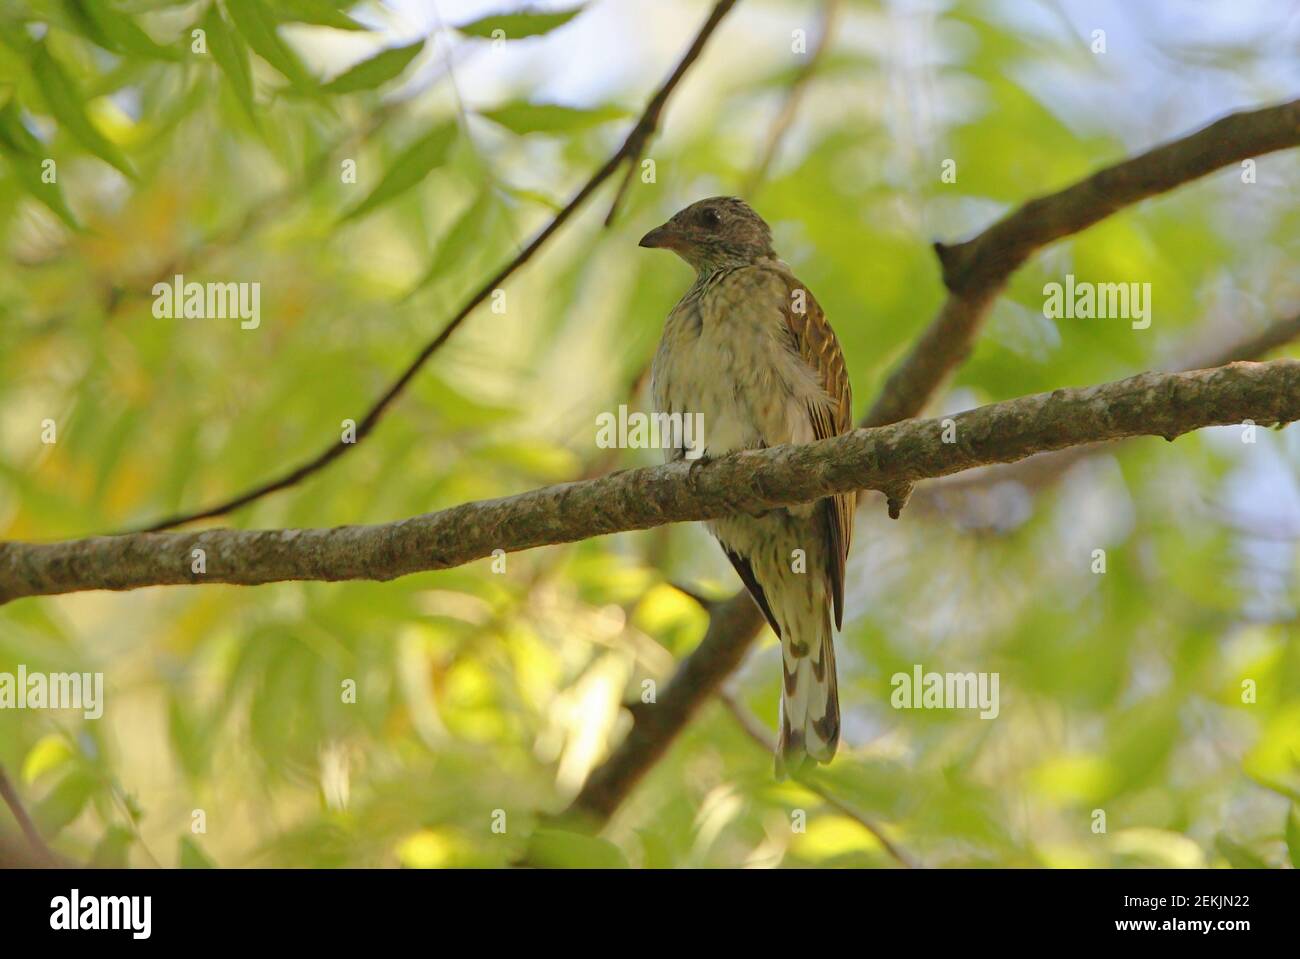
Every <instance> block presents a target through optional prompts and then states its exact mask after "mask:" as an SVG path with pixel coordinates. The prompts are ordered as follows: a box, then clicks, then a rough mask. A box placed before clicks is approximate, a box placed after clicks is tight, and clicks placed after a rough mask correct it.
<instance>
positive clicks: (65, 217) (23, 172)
mask: <svg viewBox="0 0 1300 959" xmlns="http://www.w3.org/2000/svg"><path fill="white" fill-rule="evenodd" d="M0 121H2V118H0ZM0 154H3V155H4V158H5V160H6V161H8V163H9V167H10V169H12V170H13V174H14V179H15V180H17V181H18V185H19V186H21V187H22V188H23V190H24V191H25V192H26V193H28V194H29V195H30V196H31V197H32V198H33V199H35V200H36V201H37V202H39V203H41V204H43V205H44V206H45V207H46V208H47V209H48V210H49V211H50V212H51V213H53V214H54V215H55V216H57V217H58V218H59V219H60V220H62V221H63V222H64V223H65V224H67V225H68V226H69V227H70V228H71V229H73V230H77V231H81V230H82V226H81V224H80V223H78V222H77V218H76V216H75V215H73V212H72V210H71V209H70V208H69V207H68V203H67V201H66V200H65V199H64V198H63V191H62V190H61V189H60V188H59V185H58V183H46V182H45V181H44V180H43V179H42V178H41V173H42V169H41V164H43V163H44V162H45V160H44V158H42V157H39V156H34V155H32V154H30V153H27V152H25V151H22V150H16V149H14V146H13V143H12V142H11V141H10V140H9V139H8V137H6V136H5V134H4V131H2V130H0Z"/></svg>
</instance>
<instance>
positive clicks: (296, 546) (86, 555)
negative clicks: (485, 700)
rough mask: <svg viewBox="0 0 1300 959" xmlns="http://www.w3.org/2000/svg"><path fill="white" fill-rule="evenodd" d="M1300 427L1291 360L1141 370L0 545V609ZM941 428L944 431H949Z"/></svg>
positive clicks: (302, 571) (458, 561)
mask: <svg viewBox="0 0 1300 959" xmlns="http://www.w3.org/2000/svg"><path fill="white" fill-rule="evenodd" d="M1247 419H1249V420H1253V421H1254V422H1256V423H1260V424H1264V425H1267V424H1272V423H1289V422H1291V421H1293V420H1296V419H1300V361H1296V360H1275V361H1274V362H1272V363H1234V364H1232V365H1230V366H1223V367H1219V368H1217V369H1212V370H1197V371H1193V372H1189V373H1143V374H1141V375H1139V376H1134V377H1130V378H1129V379H1126V380H1119V381H1117V382H1114V383H1106V384H1102V385H1100V386H1090V387H1087V388H1084V389H1071V390H1056V391H1054V392H1052V393H1039V394H1037V395H1035V396H1024V397H1021V398H1019V399H1015V400H1010V401H1007V402H1005V403H995V404H993V405H991V406H983V407H980V408H979V409H975V410H968V411H967V412H965V413H960V414H958V415H956V416H954V417H951V418H950V420H951V422H952V423H954V424H955V426H952V427H950V428H949V429H955V436H956V442H944V439H943V437H944V434H945V428H944V423H943V421H940V420H936V419H931V420H907V421H904V422H902V423H894V424H892V425H890V426H883V427H875V428H870V429H857V430H854V431H852V432H851V433H846V434H844V435H843V436H836V437H833V438H831V439H826V440H821V441H819V442H817V443H810V444H807V445H801V446H777V447H773V448H771V449H765V450H746V451H744V452H740V453H732V454H730V455H727V456H723V457H720V458H718V459H716V460H712V461H710V462H708V463H703V464H701V463H698V462H697V463H690V462H687V461H678V462H675V463H670V464H666V465H664V466H656V467H643V468H641V469H633V470H625V471H622V472H618V473H613V474H611V475H609V476H605V477H602V478H600V479H595V480H585V481H581V482H577V483H562V484H559V485H557V486H547V487H543V488H542V489H537V490H533V491H531V492H528V493H521V494H519V495H516V496H508V497H504V498H502V499H495V500H482V501H479V502H474V503H466V504H463V505H461V506H455V507H452V508H451V509H446V510H442V511H440V512H437V513H428V514H425V515H423V516H416V517H412V518H410V519H405V520H400V521H398V522H393V523H385V524H381V525H373V526H338V527H334V528H328V529H282V530H239V529H209V530H201V531H195V532H181V533H130V534H126V535H122V536H100V537H94V538H91V539H82V540H71V541H68V542H62V543H48V544H38V543H20V542H9V543H0V602H5V601H7V600H11V599H16V598H18V597H22V596H39V595H51V594H56V593H68V592H77V591H81V590H88V589H112V590H125V589H137V588H139V587H142V586H164V585H181V584H201V583H233V584H239V585H246V586H248V585H256V584H260V583H273V582H281V581H285V580H308V579H310V580H325V581H338V580H352V579H368V580H389V579H394V578H396V577H398V576H404V575H407V574H410V573H416V572H421V571H424V570H433V569H447V568H449V567H452V566H460V565H463V564H465V563H468V562H472V561H473V560H475V559H481V558H483V557H485V556H489V555H491V554H492V553H493V552H494V551H495V550H504V551H506V552H513V551H516V550H522V549H532V548H535V547H538V546H546V545H550V544H554V543H569V542H574V541H576V540H580V539H588V538H590V537H592V536H602V535H606V534H609V533H617V532H622V531H625V530H634V529H649V528H651V527H655V526H662V525H664V524H666V523H679V522H685V521H690V520H708V519H717V518H719V517H722V516H729V515H735V514H736V513H761V512H763V511H766V510H770V509H775V508H778V507H783V506H791V505H794V504H797V503H809V502H812V501H814V500H818V499H821V498H822V497H825V496H830V495H832V494H834V493H846V492H850V491H854V490H858V489H863V488H869V489H882V488H890V487H892V486H896V485H897V484H899V483H913V482H916V481H918V480H921V479H927V478H930V477H935V476H946V475H948V474H950V473H956V472H960V471H962V470H968V469H973V468H974V467H977V466H984V465H987V464H989V463H1005V462H1011V461H1014V460H1018V459H1023V458H1024V457H1026V456H1030V455H1032V454H1034V453H1037V452H1041V451H1044V450H1055V449H1064V448H1066V447H1069V446H1077V445H1079V444H1081V443H1095V442H1097V441H1099V440H1113V439H1122V438H1125V437H1130V436H1151V435H1157V436H1164V437H1165V438H1166V439H1170V440H1172V439H1174V438H1176V437H1178V436H1180V435H1181V434H1183V433H1186V432H1188V431H1189V430H1194V429H1200V428H1202V427H1206V426H1221V425H1227V424H1233V423H1238V424H1239V423H1242V422H1243V421H1244V420H1247ZM950 435H951V434H950Z"/></svg>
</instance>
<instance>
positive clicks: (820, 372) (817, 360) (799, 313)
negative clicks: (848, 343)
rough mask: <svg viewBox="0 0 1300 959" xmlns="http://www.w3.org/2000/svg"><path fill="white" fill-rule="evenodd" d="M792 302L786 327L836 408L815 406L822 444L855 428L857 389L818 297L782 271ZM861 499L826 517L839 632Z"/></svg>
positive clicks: (831, 502)
mask: <svg viewBox="0 0 1300 959" xmlns="http://www.w3.org/2000/svg"><path fill="white" fill-rule="evenodd" d="M779 272H780V276H781V278H782V279H783V280H784V281H785V284H786V289H787V292H788V294H789V295H788V296H786V297H785V300H784V303H783V304H782V312H783V313H784V315H785V325H786V328H787V329H788V330H789V331H790V336H791V340H792V344H793V346H794V349H795V351H796V352H797V353H798V354H799V356H800V357H801V358H802V359H803V361H804V362H805V363H807V364H808V366H809V367H810V368H811V369H812V370H813V372H814V373H815V374H816V375H817V379H818V381H819V382H820V383H821V385H822V388H823V389H825V391H826V395H827V396H828V397H830V403H829V404H828V403H824V402H820V403H819V402H810V403H809V404H808V407H807V408H808V417H809V419H810V420H811V422H812V428H813V435H814V436H815V437H816V438H817V439H819V440H820V439H825V438H826V437H828V436H838V435H839V434H841V433H847V432H848V431H849V430H851V429H852V428H853V388H852V386H851V385H850V384H849V374H848V370H847V369H845V366H844V354H843V353H842V352H840V344H839V340H837V339H836V338H835V331H834V330H832V329H831V325H830V323H828V322H827V321H826V314H825V313H824V312H822V308H821V305H820V304H818V302H817V301H816V300H815V299H814V298H813V295H812V293H811V292H810V291H809V290H808V289H807V288H806V287H805V286H804V285H803V284H802V283H800V282H799V281H798V280H797V279H795V277H794V276H793V275H791V274H789V273H786V272H784V271H779ZM856 504H857V494H856V493H840V494H838V495H836V496H832V497H829V498H828V499H825V500H823V501H822V512H823V515H824V517H825V521H826V528H827V535H828V537H829V540H830V545H831V548H830V562H829V567H828V569H827V571H826V572H827V576H828V577H829V579H830V584H831V595H832V597H833V598H834V602H835V627H836V628H837V629H839V628H842V627H843V625H844V566H845V563H846V562H847V561H848V555H849V542H850V540H851V539H852V537H853V510H854V507H855V506H856Z"/></svg>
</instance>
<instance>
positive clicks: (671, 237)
mask: <svg viewBox="0 0 1300 959" xmlns="http://www.w3.org/2000/svg"><path fill="white" fill-rule="evenodd" d="M681 238H682V235H681V234H680V233H678V232H677V230H676V229H675V228H674V227H673V226H672V225H671V224H668V223H665V224H664V225H663V226H657V227H655V228H654V229H653V230H651V231H650V232H649V233H647V234H646V235H645V236H643V237H641V242H640V243H638V244H637V246H645V247H650V248H651V249H660V248H662V249H668V250H675V249H677V248H678V246H679V245H680V241H681Z"/></svg>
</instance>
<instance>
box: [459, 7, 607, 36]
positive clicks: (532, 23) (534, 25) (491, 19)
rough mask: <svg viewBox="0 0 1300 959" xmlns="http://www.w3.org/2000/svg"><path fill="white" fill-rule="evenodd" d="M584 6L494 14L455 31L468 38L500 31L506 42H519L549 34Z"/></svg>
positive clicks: (466, 24) (579, 11) (574, 15)
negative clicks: (523, 39) (526, 38)
mask: <svg viewBox="0 0 1300 959" xmlns="http://www.w3.org/2000/svg"><path fill="white" fill-rule="evenodd" d="M584 6H585V4H579V5H578V6H576V7H572V8H570V9H568V10H554V11H528V10H526V11H523V12H520V13H496V14H490V15H489V16H486V17H482V18H480V19H478V20H473V21H471V22H469V23H465V24H462V25H460V26H458V27H457V28H456V29H457V30H459V31H460V32H461V33H463V34H465V35H466V36H470V37H488V38H492V34H493V33H494V32H495V31H497V30H500V31H501V32H502V34H504V37H505V39H507V40H519V39H521V38H523V37H537V36H541V35H542V34H544V33H550V32H551V31H552V30H555V29H557V28H559V27H562V26H564V25H565V24H566V23H568V22H569V21H570V20H572V19H573V18H574V17H576V16H577V15H578V14H580V13H581V12H582V10H583V7H584Z"/></svg>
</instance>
